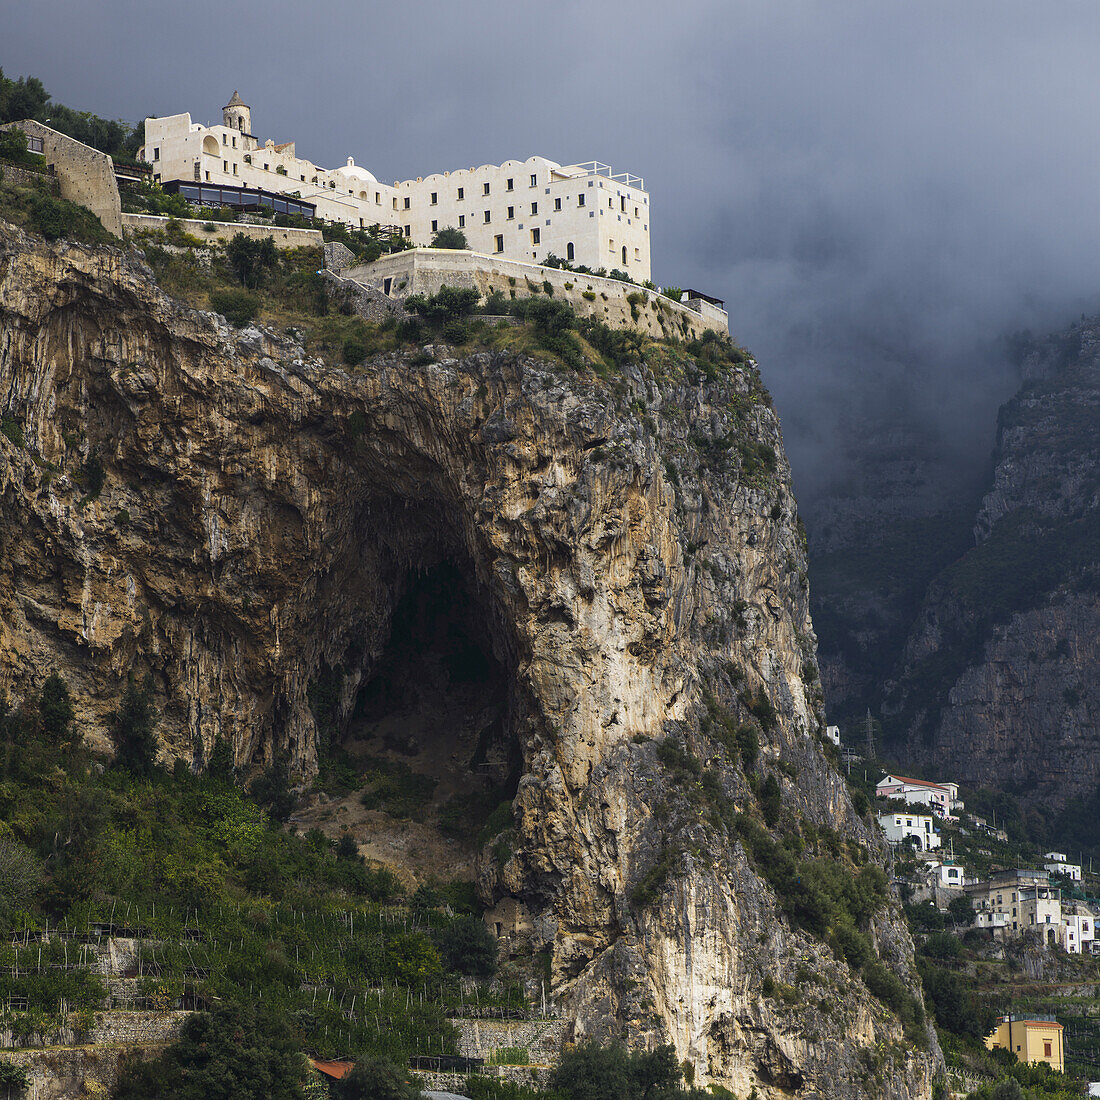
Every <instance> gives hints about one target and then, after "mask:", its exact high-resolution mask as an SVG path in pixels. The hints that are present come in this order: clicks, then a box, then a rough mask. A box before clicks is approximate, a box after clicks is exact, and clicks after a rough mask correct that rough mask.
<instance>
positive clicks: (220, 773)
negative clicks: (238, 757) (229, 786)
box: [206, 733, 233, 783]
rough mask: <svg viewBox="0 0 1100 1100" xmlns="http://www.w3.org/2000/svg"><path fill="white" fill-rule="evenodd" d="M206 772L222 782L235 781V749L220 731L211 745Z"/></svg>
mask: <svg viewBox="0 0 1100 1100" xmlns="http://www.w3.org/2000/svg"><path fill="white" fill-rule="evenodd" d="M206 774H207V775H208V776H209V777H210V778H211V779H217V780H219V781H220V782H222V783H232V782H233V749H232V746H231V745H230V744H229V742H228V741H227V740H226V739H225V738H224V737H222V735H221V734H220V733H219V734H218V735H217V736H216V737H215V738H214V744H213V745H211V746H210V758H209V759H208V760H207V761H206Z"/></svg>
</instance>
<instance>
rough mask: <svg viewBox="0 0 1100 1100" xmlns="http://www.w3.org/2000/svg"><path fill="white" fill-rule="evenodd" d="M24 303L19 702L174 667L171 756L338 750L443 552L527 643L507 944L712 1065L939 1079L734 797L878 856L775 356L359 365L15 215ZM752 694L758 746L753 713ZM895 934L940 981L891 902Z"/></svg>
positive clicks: (890, 953)
mask: <svg viewBox="0 0 1100 1100" xmlns="http://www.w3.org/2000/svg"><path fill="white" fill-rule="evenodd" d="M0 303H2V307H0V308H2V311H3V312H2V329H0V333H2V334H0V410H2V412H3V415H4V417H5V427H6V431H5V435H4V436H3V437H2V438H0V502H2V507H0V681H2V683H3V685H4V686H5V687H6V689H7V690H8V692H9V693H10V694H11V695H13V696H14V697H15V698H16V699H18V698H19V697H21V696H23V695H25V694H26V693H27V692H29V691H32V690H34V689H35V688H36V687H37V686H38V685H40V684H41V683H42V681H43V680H44V678H45V677H46V675H47V674H48V673H49V671H51V670H52V669H60V670H62V671H63V672H64V675H65V676H66V679H67V680H68V682H69V684H70V687H71V688H72V690H73V693H74V696H75V700H76V703H77V709H78V714H79V719H80V724H81V727H82V728H83V729H85V730H87V731H89V733H88V736H89V737H90V739H92V740H93V741H95V742H97V743H98V744H99V745H100V746H102V747H103V748H107V749H109V748H110V737H109V716H110V714H111V712H112V710H113V709H114V707H115V706H116V705H117V700H118V697H119V693H120V690H121V688H122V685H123V684H124V683H125V680H126V678H127V676H129V675H130V674H136V675H140V676H145V675H147V674H148V675H149V676H151V678H152V683H153V685H154V689H155V693H156V700H157V707H158V712H159V715H160V720H159V726H158V733H159V735H160V737H161V739H162V741H163V751H164V754H165V757H166V758H176V759H183V760H185V761H187V762H189V763H191V764H193V765H194V766H201V765H202V763H203V761H204V760H205V759H207V757H208V754H209V753H210V750H211V747H212V745H213V742H214V740H215V738H216V737H218V736H219V735H220V736H223V737H225V738H227V739H228V740H229V742H230V743H231V744H232V746H233V751H234V755H235V758H236V761H237V763H238V765H239V766H240V767H241V768H242V769H245V770H247V769H248V768H250V767H255V766H257V765H258V764H259V763H262V762H263V761H266V760H269V759H271V758H272V757H273V756H274V755H275V754H277V753H286V754H287V755H288V757H289V759H290V761H291V762H292V765H293V768H294V769H295V771H296V772H297V774H299V775H303V776H308V775H309V774H311V773H312V771H313V770H314V769H315V768H316V765H317V759H318V752H319V750H320V749H322V748H323V746H322V745H320V744H319V735H318V723H317V715H316V713H315V712H316V711H317V701H318V693H317V691H316V688H317V685H318V684H319V683H324V684H325V685H327V687H328V689H330V696H331V698H330V699H329V703H328V704H327V706H328V710H327V714H328V720H329V721H330V722H331V724H332V728H333V729H335V730H337V731H338V730H339V728H340V727H341V725H342V723H343V722H344V721H346V719H347V716H348V715H349V713H350V712H351V710H352V707H353V704H354V702H355V699H356V697H357V695H358V693H359V687H360V685H361V684H363V683H364V682H365V681H366V680H368V679H370V677H371V676H372V675H373V673H374V671H375V670H376V669H377V668H378V667H379V666H380V662H381V661H382V657H383V654H384V653H385V652H386V648H387V645H388V640H389V638H390V635H391V632H392V630H391V628H392V627H393V626H394V622H393V618H394V613H395V609H396V608H398V607H399V606H401V600H402V596H403V595H404V594H405V593H407V592H409V591H411V590H412V589H413V588H414V587H415V586H416V585H417V583H418V578H421V577H423V576H424V575H425V574H427V573H431V572H432V571H433V570H439V569H441V568H442V567H444V566H447V567H448V568H450V569H451V570H452V573H451V574H448V575H453V576H457V577H458V578H460V581H461V585H462V586H463V588H464V594H463V597H462V599H463V604H462V606H463V607H468V608H469V609H470V611H469V615H470V616H471V617H472V618H476V619H477V622H476V624H471V627H470V633H471V634H479V635H481V636H484V638H485V639H486V640H487V641H486V645H487V646H488V647H489V648H490V649H491V651H492V656H493V660H494V661H495V663H496V664H497V665H499V667H500V668H501V669H502V670H503V677H504V681H505V699H506V703H505V706H504V708H503V717H502V720H501V722H500V725H499V729H497V730H496V732H495V733H494V734H493V736H494V737H495V738H496V739H497V743H496V744H495V746H494V748H495V749H500V750H501V752H507V751H514V753H515V754H516V755H517V756H518V759H519V760H520V767H519V770H518V785H517V787H516V789H515V797H514V819H513V826H512V828H511V829H510V830H508V832H507V833H506V834H505V835H504V836H502V837H500V838H499V839H498V841H497V842H496V843H494V844H492V845H491V846H489V848H488V849H487V850H486V851H485V852H483V853H482V856H481V860H480V868H479V885H480V888H481V890H482V892H483V895H484V897H485V900H486V901H487V902H488V903H489V904H490V906H491V911H490V919H491V920H493V921H494V923H496V924H498V925H499V926H500V934H501V937H502V939H503V941H504V944H505V947H506V949H508V950H510V951H511V952H512V954H513V955H518V954H521V953H523V952H526V953H528V954H529V955H544V956H545V957H547V958H548V962H549V973H550V977H551V993H552V995H553V997H554V998H555V999H556V1000H557V1002H558V1003H559V1004H560V1005H561V1007H562V1009H563V1011H564V1013H565V1015H566V1017H567V1019H568V1021H569V1030H570V1033H571V1034H572V1036H573V1037H576V1038H579V1037H583V1036H585V1035H594V1036H598V1037H603V1036H606V1035H609V1034H622V1035H626V1036H629V1038H630V1039H631V1040H632V1041H635V1042H639V1043H646V1042H652V1041H657V1040H666V1039H667V1040H668V1041H671V1042H673V1043H674V1044H675V1046H676V1049H677V1053H678V1056H679V1057H680V1058H682V1059H685V1060H687V1061H689V1062H690V1063H691V1064H692V1065H693V1067H694V1069H695V1074H696V1080H697V1081H700V1082H702V1083H705V1082H708V1081H714V1082H718V1083H721V1084H725V1085H727V1086H730V1087H733V1088H735V1089H737V1090H740V1091H745V1090H746V1089H748V1088H750V1087H751V1086H753V1085H756V1087H757V1088H758V1089H759V1091H760V1093H761V1095H762V1096H766V1097H778V1096H780V1095H785V1094H787V1093H789V1092H791V1091H795V1090H801V1093H800V1094H801V1095H804V1096H823V1097H825V1096H828V1097H832V1096H837V1097H839V1096H845V1097H849V1096H851V1097H855V1096H876V1097H897V1098H899V1100H900V1098H902V1097H911V1096H927V1095H929V1093H930V1089H931V1076H932V1073H933V1072H934V1071H935V1068H936V1065H937V1058H938V1052H937V1051H936V1048H935V1043H934V1039H931V1040H925V1041H924V1045H923V1047H922V1046H913V1045H911V1043H909V1042H908V1041H907V1040H906V1038H905V1036H903V1031H902V1027H901V1025H900V1023H899V1020H898V1018H897V1017H896V1016H895V1015H894V1014H893V1013H892V1012H891V1011H889V1010H888V1009H886V1008H885V1007H884V1006H883V1005H882V1004H880V1003H879V1002H878V1001H877V1000H875V999H874V998H872V997H870V996H869V994H868V992H867V989H866V988H865V987H864V985H863V984H862V981H861V979H860V978H859V977H858V976H857V975H856V974H855V973H854V972H851V971H849V970H848V968H847V967H846V966H845V965H844V964H843V963H838V962H837V959H836V958H835V957H834V955H833V954H832V953H831V952H830V951H829V950H828V949H827V948H826V947H825V946H824V945H823V944H822V943H821V942H820V940H818V939H816V938H815V937H813V936H810V935H809V934H808V933H805V932H802V931H796V930H793V929H792V926H791V923H790V921H789V920H788V919H787V918H786V917H784V916H783V914H782V912H781V911H780V908H779V906H778V903H777V900H776V897H775V895H774V893H773V892H772V889H771V887H770V886H769V885H768V883H767V881H766V874H765V873H764V871H765V869H762V868H760V867H758V866H755V865H754V863H753V862H752V860H751V859H750V857H749V855H748V854H747V853H746V850H745V847H744V846H743V844H742V842H741V840H740V839H739V838H738V836H739V834H738V831H737V829H736V828H734V827H733V823H735V822H736V821H737V820H738V815H744V817H745V818H751V819H752V820H754V821H758V820H759V817H760V812H761V811H760V806H759V804H758V793H759V792H760V791H761V790H762V789H763V786H764V784H765V782H766V781H767V782H769V783H770V791H771V794H770V798H771V803H770V813H771V815H772V816H771V820H772V824H773V826H774V828H775V830H776V831H777V832H783V833H784V835H788V836H789V837H790V838H791V843H792V844H795V843H797V844H798V845H810V846H811V847H812V846H813V845H815V844H817V843H819V842H822V843H823V842H824V839H823V838H832V843H833V844H834V850H835V852H836V853H837V855H836V858H837V859H841V858H842V857H843V859H848V858H851V859H856V860H862V859H866V858H867V857H868V855H870V857H871V858H874V856H875V854H876V851H877V849H876V847H875V845H876V841H875V840H874V838H873V836H871V835H870V834H869V833H868V832H867V831H866V830H865V828H864V826H863V824H862V823H861V822H860V821H859V819H858V818H857V817H856V816H855V814H854V813H853V811H852V808H851V805H850V802H849V800H848V797H847V794H846V790H845V787H844V784H843V783H842V781H841V780H840V778H839V777H838V775H837V774H836V772H835V771H834V770H833V769H832V768H831V767H830V766H829V764H828V763H827V762H826V760H825V758H824V756H823V752H822V748H821V743H820V740H819V736H818V735H819V731H820V727H821V723H822V718H823V715H822V710H821V705H822V703H821V694H820V689H819V687H818V686H817V670H816V662H815V657H814V637H813V633H812V629H811V624H810V620H809V613H808V604H807V584H806V572H805V560H804V549H803V544H802V538H801V535H800V532H799V526H798V523H797V518H796V514H795V507H794V502H793V500H792V498H791V494H790V489H789V471H788V469H787V464H786V460H785V458H784V456H783V453H782V446H781V440H780V436H779V428H778V422H777V419H776V417H775V415H774V413H773V412H772V410H771V408H770V401H769V399H768V397H767V394H766V393H765V392H764V391H763V390H762V388H761V385H760V382H759V376H758V374H757V372H756V369H755V367H754V365H753V364H752V363H751V362H743V363H740V364H722V365H720V366H717V367H716V366H714V364H713V363H710V362H708V363H705V364H702V365H698V364H696V363H695V361H694V360H693V359H692V358H691V357H690V356H688V355H687V354H686V353H684V352H679V351H676V350H675V349H669V350H667V351H666V352H665V353H664V354H663V355H662V356H661V358H660V359H659V360H657V359H655V360H654V361H653V362H650V363H648V364H638V365H636V366H633V367H628V368H625V369H624V370H623V372H622V373H621V375H618V376H616V377H615V378H614V379H613V380H610V381H602V380H600V379H599V378H598V377H595V376H593V375H587V374H586V375H580V374H576V373H574V372H572V371H569V370H567V369H565V368H563V367H561V366H555V365H554V364H552V363H547V362H541V361H538V360H536V359H532V358H529V357H524V356H514V355H505V354H499V353H489V352H482V353H478V354H470V355H467V356H465V357H463V358H458V357H455V356H454V355H453V354H452V353H451V352H450V351H449V350H448V349H447V348H445V347H439V346H436V347H427V348H424V349H422V350H421V351H420V352H419V353H417V354H416V355H409V354H391V355H384V356H379V357H377V358H375V359H373V360H370V361H368V363H367V364H366V365H365V366H364V367H362V368H361V369H359V370H356V371H355V372H349V371H347V370H343V369H338V368H335V367H333V366H332V365H329V364H326V363H324V362H321V361H319V360H315V359H311V358H309V357H308V356H306V355H305V354H304V353H303V352H302V349H301V348H300V347H297V346H296V345H294V344H293V343H291V342H288V341H286V340H284V339H282V338H280V337H277V336H276V335H274V334H272V333H269V332H265V331H261V330H258V329H249V330H245V331H243V332H234V331H231V330H230V329H229V328H228V327H227V326H226V325H225V323H224V321H223V320H221V319H220V318H218V317H216V316H213V315H210V314H203V313H199V312H194V311H192V310H189V309H186V308H184V307H182V306H181V305H179V304H178V303H175V302H173V301H171V300H170V299H168V298H166V297H165V296H164V295H163V294H161V293H160V291H159V290H158V289H157V287H156V286H155V285H154V283H153V282H152V280H151V278H150V277H149V273H148V272H147V270H145V269H144V268H143V267H142V265H141V264H140V262H138V261H136V260H134V259H133V258H131V257H127V256H124V255H122V254H120V253H118V252H114V251H98V252H96V251H91V250H86V249H83V248H79V247H76V246H59V247H57V248H47V247H45V246H42V245H41V244H35V243H34V242H32V241H31V240H30V239H28V238H26V237H24V236H22V235H21V234H19V233H18V232H17V231H14V230H11V229H0ZM311 699H312V702H313V704H314V705H313V706H311ZM710 712H713V713H715V714H718V715H719V721H717V722H716V721H715V719H714V717H713V716H712V714H711V713H710ZM750 720H752V721H755V722H757V723H759V730H758V738H759V755H758V756H757V755H756V754H755V752H754V753H749V752H748V750H747V749H746V750H744V751H742V752H741V754H740V755H739V753H738V751H737V748H736V745H732V743H731V740H730V738H731V736H733V734H732V732H731V731H733V730H734V729H735V728H736V727H737V724H738V723H742V724H744V723H747V722H748V721H750ZM723 723H724V724H723ZM723 730H725V731H726V733H727V734H728V736H725V737H723V736H722V731H723ZM326 735H328V734H327V733H326ZM740 736H744V734H743V733H742V734H741V735H740ZM731 745H732V747H731ZM871 935H872V937H873V939H874V942H875V944H876V946H877V950H878V954H879V955H880V957H881V958H882V959H883V960H884V961H885V962H886V963H887V965H888V966H890V967H891V968H892V969H893V970H894V971H895V972H896V973H897V974H898V975H899V976H900V977H901V980H902V982H903V983H904V984H905V986H906V988H907V989H908V991H909V995H911V994H912V993H913V991H915V990H916V988H917V987H916V984H915V977H914V976H913V974H912V945H911V943H910V941H909V939H908V934H907V933H906V932H905V930H904V925H903V923H902V922H901V920H900V916H899V914H898V912H897V910H896V903H895V902H893V901H890V902H888V904H887V907H886V908H885V909H883V910H881V911H880V912H879V914H878V916H877V917H876V919H875V922H874V924H873V925H872V928H871ZM765 979H768V980H769V981H770V982H771V985H770V986H769V985H768V982H766V981H765ZM777 983H778V984H777ZM796 987H797V990H798V992H797V994H796V995H795V996H793V997H791V996H787V997H786V999H785V998H784V997H783V996H780V994H779V993H777V992H776V990H777V989H779V990H780V991H787V990H795V989H796ZM769 990H770V991H769ZM912 1037H913V1036H912V1035H911V1034H910V1036H909V1038H912ZM929 1042H930V1044H931V1046H930V1049H929V1046H928V1043H929Z"/></svg>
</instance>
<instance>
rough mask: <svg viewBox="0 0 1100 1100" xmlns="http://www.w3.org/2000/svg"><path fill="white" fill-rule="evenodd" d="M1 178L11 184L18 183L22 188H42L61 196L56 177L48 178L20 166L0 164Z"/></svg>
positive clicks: (41, 173)
mask: <svg viewBox="0 0 1100 1100" xmlns="http://www.w3.org/2000/svg"><path fill="white" fill-rule="evenodd" d="M0 178H3V179H5V180H7V181H8V182H9V183H18V184H19V185H20V186H21V187H40V188H41V189H42V190H44V191H48V192H49V193H50V194H51V195H60V194H61V186H60V184H59V183H58V182H57V177H56V176H47V175H45V174H44V173H43V172H32V171H31V170H30V169H29V168H21V167H19V165H18V164H6V163H5V164H0Z"/></svg>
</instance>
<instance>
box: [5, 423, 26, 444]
mask: <svg viewBox="0 0 1100 1100" xmlns="http://www.w3.org/2000/svg"><path fill="white" fill-rule="evenodd" d="M0 434H3V436H4V437H5V438H6V439H8V440H9V441H10V442H11V443H14V444H15V445H16V446H17V447H24V446H26V442H27V441H26V439H25V438H24V436H23V426H22V425H21V424H20V423H19V421H18V420H16V419H15V417H14V416H5V417H4V418H3V419H2V420H0Z"/></svg>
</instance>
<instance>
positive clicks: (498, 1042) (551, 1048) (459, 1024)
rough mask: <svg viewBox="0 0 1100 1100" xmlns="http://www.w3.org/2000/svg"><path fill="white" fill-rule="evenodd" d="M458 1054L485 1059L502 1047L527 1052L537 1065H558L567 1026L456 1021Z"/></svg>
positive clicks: (555, 1022)
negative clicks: (515, 1048)
mask: <svg viewBox="0 0 1100 1100" xmlns="http://www.w3.org/2000/svg"><path fill="white" fill-rule="evenodd" d="M451 1023H452V1024H453V1025H454V1027H455V1029H456V1031H457V1032H458V1053H459V1054H461V1055H462V1056H463V1057H464V1058H485V1059H488V1058H489V1056H490V1055H491V1054H492V1053H493V1052H494V1051H497V1050H500V1049H501V1048H502V1047H519V1048H521V1049H524V1050H526V1051H527V1052H528V1053H529V1055H530V1058H531V1062H532V1063H533V1064H535V1065H554V1064H556V1063H557V1060H558V1057H559V1056H560V1055H561V1049H562V1043H563V1041H564V1039H565V1027H566V1023H565V1021H564V1020H561V1019H554V1020H452V1021H451Z"/></svg>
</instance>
